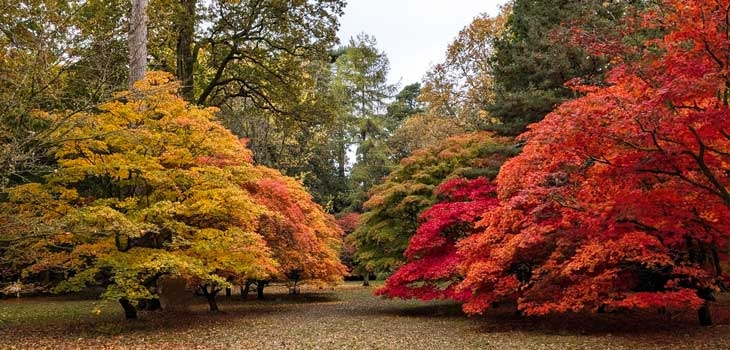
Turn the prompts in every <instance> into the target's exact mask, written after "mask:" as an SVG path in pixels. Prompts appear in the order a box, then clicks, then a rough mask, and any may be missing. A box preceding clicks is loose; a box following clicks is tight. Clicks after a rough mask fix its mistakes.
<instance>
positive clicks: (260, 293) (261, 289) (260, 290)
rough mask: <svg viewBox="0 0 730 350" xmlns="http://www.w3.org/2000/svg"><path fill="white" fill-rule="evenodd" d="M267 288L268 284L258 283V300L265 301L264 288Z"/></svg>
mask: <svg viewBox="0 0 730 350" xmlns="http://www.w3.org/2000/svg"><path fill="white" fill-rule="evenodd" d="M265 287H266V282H264V281H258V282H257V283H256V299H259V300H263V299H264V288H265Z"/></svg>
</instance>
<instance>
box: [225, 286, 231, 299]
mask: <svg viewBox="0 0 730 350" xmlns="http://www.w3.org/2000/svg"><path fill="white" fill-rule="evenodd" d="M231 293H232V291H231V288H226V299H228V300H230V299H231Z"/></svg>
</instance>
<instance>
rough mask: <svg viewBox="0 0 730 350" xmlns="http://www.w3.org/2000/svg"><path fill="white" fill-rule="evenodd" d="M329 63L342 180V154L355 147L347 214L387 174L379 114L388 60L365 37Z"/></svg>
mask: <svg viewBox="0 0 730 350" xmlns="http://www.w3.org/2000/svg"><path fill="white" fill-rule="evenodd" d="M340 51H341V53H340V54H339V56H338V57H337V59H336V60H335V63H334V71H335V76H334V80H333V89H334V90H335V91H336V93H337V94H338V95H339V96H340V98H339V101H340V103H342V104H343V110H342V111H341V112H342V115H341V116H340V118H341V119H340V120H341V122H340V127H341V129H339V130H336V131H335V136H336V137H335V138H333V141H334V142H335V143H336V147H337V148H336V149H337V153H338V156H337V158H336V159H337V164H338V167H339V169H338V174H339V175H340V176H341V177H342V178H344V177H345V176H346V175H348V174H346V167H347V165H348V163H349V161H350V160H349V159H348V157H347V153H348V152H349V151H350V150H351V148H355V153H356V159H355V162H354V165H353V166H352V169H351V171H350V174H349V180H350V188H349V191H350V192H351V195H350V197H349V198H347V202H348V203H347V204H348V207H349V210H350V211H360V210H361V205H362V201H363V199H362V198H363V197H365V195H366V193H367V191H368V190H369V189H370V187H372V186H373V185H374V184H375V183H378V182H379V181H380V180H381V179H382V178H383V177H384V176H385V175H387V174H388V172H389V170H390V166H391V161H390V159H389V150H388V148H387V144H386V139H387V137H388V131H387V129H386V125H385V124H386V122H385V120H384V117H383V112H384V109H385V107H386V99H387V98H389V97H390V95H391V94H392V92H393V89H394V86H391V85H389V84H388V83H387V75H388V70H389V69H390V68H389V62H388V57H387V56H386V55H385V53H383V52H379V51H378V49H377V42H376V40H375V38H373V37H371V36H368V35H367V34H365V33H361V34H359V35H358V36H357V37H355V38H351V39H350V42H349V44H348V45H347V46H345V47H343V48H341V49H340Z"/></svg>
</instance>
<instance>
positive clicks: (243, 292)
mask: <svg viewBox="0 0 730 350" xmlns="http://www.w3.org/2000/svg"><path fill="white" fill-rule="evenodd" d="M252 284H253V282H250V281H246V286H245V287H244V288H243V289H241V299H243V300H248V293H249V292H250V291H251V285H252Z"/></svg>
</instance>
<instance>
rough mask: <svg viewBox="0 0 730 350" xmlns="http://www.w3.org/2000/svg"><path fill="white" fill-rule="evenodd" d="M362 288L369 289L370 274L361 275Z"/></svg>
mask: <svg viewBox="0 0 730 350" xmlns="http://www.w3.org/2000/svg"><path fill="white" fill-rule="evenodd" d="M362 286H363V287H370V272H365V274H364V275H362Z"/></svg>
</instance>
